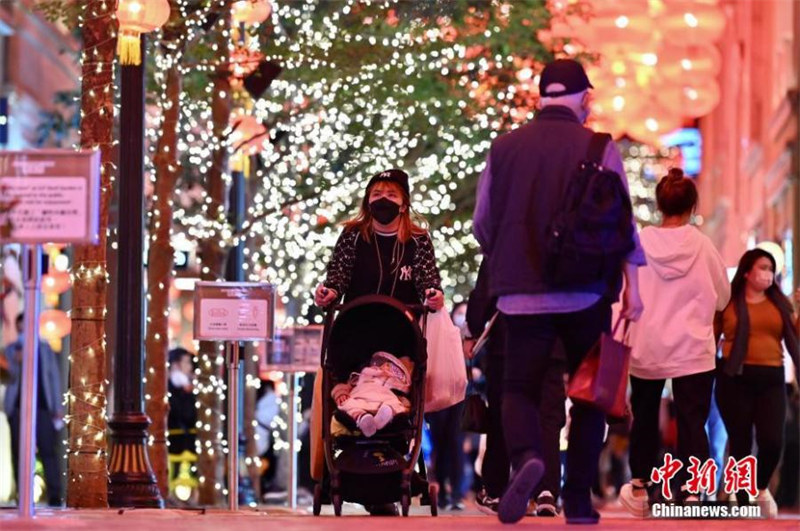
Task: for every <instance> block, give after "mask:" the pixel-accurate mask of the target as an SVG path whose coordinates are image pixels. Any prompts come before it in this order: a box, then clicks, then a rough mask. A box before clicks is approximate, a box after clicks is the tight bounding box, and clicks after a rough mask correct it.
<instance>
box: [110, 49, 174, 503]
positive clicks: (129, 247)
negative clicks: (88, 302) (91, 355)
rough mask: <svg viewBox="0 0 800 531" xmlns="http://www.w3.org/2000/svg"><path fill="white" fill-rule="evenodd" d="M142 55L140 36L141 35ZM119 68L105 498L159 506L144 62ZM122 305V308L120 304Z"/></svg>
mask: <svg viewBox="0 0 800 531" xmlns="http://www.w3.org/2000/svg"><path fill="white" fill-rule="evenodd" d="M140 46H141V48H140V51H141V57H142V59H144V55H145V37H144V36H141V41H140ZM144 63H145V62H144V60H142V61H141V62H140V63H139V64H138V65H136V64H124V65H122V66H121V67H120V70H121V78H122V79H121V98H120V99H121V102H120V157H119V161H120V172H119V180H118V183H119V220H120V222H119V240H118V241H119V242H120V245H119V269H118V271H117V297H118V301H119V305H120V308H121V310H120V311H119V312H118V314H117V345H116V350H115V352H114V373H113V374H114V376H113V379H114V413H113V416H112V417H111V420H109V422H108V425H109V427H110V428H111V436H110V440H111V455H110V457H109V463H108V472H109V482H110V483H109V488H108V502H109V505H111V506H112V507H156V508H163V507H164V500H163V499H162V498H161V493H160V491H159V489H158V484H157V482H156V477H155V474H153V470H152V468H151V466H150V459H149V457H148V455H147V439H148V432H147V427H148V426H149V425H150V419H149V418H148V417H147V415H145V413H144V407H143V406H144V404H143V401H142V388H143V384H142V377H143V374H144V373H143V369H144V341H143V340H144V305H143V303H142V301H143V296H144V290H143V271H142V269H143V263H142V257H143V239H144V237H143V232H144V221H143V220H144V103H145V100H144V97H145V73H144V69H145V64H144ZM122 308H124V310H123V309H122Z"/></svg>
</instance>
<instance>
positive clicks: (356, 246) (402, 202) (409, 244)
mask: <svg viewBox="0 0 800 531" xmlns="http://www.w3.org/2000/svg"><path fill="white" fill-rule="evenodd" d="M417 219H419V220H420V222H421V221H422V220H421V219H420V218H419V217H418V216H417V215H416V214H414V213H413V212H412V210H411V204H410V193H409V187H408V175H407V174H406V173H405V172H403V171H401V170H389V171H385V172H381V173H379V174H377V175H375V176H373V177H372V179H370V181H369V183H368V184H367V192H366V194H365V195H364V200H363V202H362V203H361V209H360V211H359V213H358V215H357V216H356V217H355V218H354V219H352V220H350V221H348V222H347V223H345V225H344V230H343V231H342V234H341V235H340V236H339V240H338V241H337V242H336V247H335V248H334V250H333V256H332V257H331V260H330V262H329V263H328V274H327V277H326V278H325V281H324V282H323V283H322V284H320V285H319V286H318V287H317V289H316V292H315V294H314V302H315V303H316V304H317V305H319V306H328V305H329V304H331V303H332V302H333V301H335V300H337V299H338V298H339V296H341V295H343V296H344V301H345V302H348V301H350V300H353V299H354V298H356V297H360V296H362V295H373V294H381V295H388V296H390V297H393V298H395V299H397V300H398V301H400V302H402V303H404V304H420V303H422V302H425V303H426V304H427V305H428V306H430V307H431V308H432V309H434V310H438V309H440V308H442V307H443V306H444V295H443V294H442V287H441V285H442V282H441V277H440V276H439V269H438V268H437V267H436V256H435V254H434V251H433V244H432V242H431V238H430V236H429V235H428V233H427V231H426V230H425V229H424V228H422V226H421V223H417V222H415V220H417Z"/></svg>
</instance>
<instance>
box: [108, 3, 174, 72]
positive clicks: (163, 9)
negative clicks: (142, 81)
mask: <svg viewBox="0 0 800 531" xmlns="http://www.w3.org/2000/svg"><path fill="white" fill-rule="evenodd" d="M167 20H169V1H168V0H119V3H118V4H117V21H118V22H119V35H118V37H117V54H118V55H119V60H120V63H122V64H123V65H139V64H142V56H141V49H140V46H141V45H140V42H139V36H140V35H141V34H142V33H150V32H151V31H155V30H157V29H158V28H160V27H161V26H163V25H164V24H166V23H167Z"/></svg>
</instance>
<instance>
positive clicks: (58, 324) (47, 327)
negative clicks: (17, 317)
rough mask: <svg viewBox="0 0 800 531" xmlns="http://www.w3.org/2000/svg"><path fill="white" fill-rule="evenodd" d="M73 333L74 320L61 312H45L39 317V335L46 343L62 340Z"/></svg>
mask: <svg viewBox="0 0 800 531" xmlns="http://www.w3.org/2000/svg"><path fill="white" fill-rule="evenodd" d="M70 332H72V320H71V319H70V318H69V316H68V315H67V314H66V312H63V311H61V310H45V311H43V312H42V313H41V315H39V335H40V336H41V337H42V339H44V340H46V341H52V340H54V339H61V338H63V337H65V336H67V335H69V333H70Z"/></svg>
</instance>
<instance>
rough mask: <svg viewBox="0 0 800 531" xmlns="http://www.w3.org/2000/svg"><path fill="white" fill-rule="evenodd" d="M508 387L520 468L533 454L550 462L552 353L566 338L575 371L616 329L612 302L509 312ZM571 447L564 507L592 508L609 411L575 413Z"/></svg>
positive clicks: (512, 451) (580, 408)
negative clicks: (546, 391) (545, 423)
mask: <svg viewBox="0 0 800 531" xmlns="http://www.w3.org/2000/svg"><path fill="white" fill-rule="evenodd" d="M505 318H506V320H507V323H508V339H507V343H506V344H507V348H506V366H505V378H504V382H505V389H504V391H503V406H502V407H503V433H504V435H505V440H506V446H507V448H508V453H509V457H510V460H511V465H512V468H513V469H514V470H516V469H518V468H519V467H520V466H522V465H523V464H524V463H525V462H526V461H527V460H529V459H531V458H539V459H542V460H545V456H544V452H545V448H544V445H543V439H542V430H541V418H542V415H541V414H540V410H541V409H542V404H543V400H542V389H543V387H544V381H545V375H546V373H547V365H548V363H549V360H550V354H551V352H552V350H553V347H554V345H555V343H556V340H558V339H560V340H561V342H562V344H563V346H564V352H565V354H566V364H567V371H568V372H569V374H570V376H571V375H572V374H574V373H575V371H576V370H577V368H578V366H579V365H580V363H581V361H583V359H584V357H586V354H587V353H588V352H589V350H590V349H591V348H592V346H594V344H595V343H596V342H597V340H598V339H599V338H600V334H601V333H603V332H609V331H610V328H611V305H610V304H609V302H608V301H607V300H605V299H601V300H600V301H599V302H597V303H596V304H594V305H592V306H590V307H589V308H586V309H584V310H581V311H577V312H571V313H560V314H539V315H506V316H505ZM570 416H571V419H572V421H571V425H570V433H569V448H568V450H567V470H566V481H565V483H564V491H563V499H564V510H565V512H566V513H567V514H586V513H589V512H590V511H591V495H590V489H591V486H592V484H593V483H594V481H595V478H596V477H597V462H598V458H599V455H600V450H601V447H602V444H603V435H604V432H605V415H604V414H603V412H601V411H600V410H598V409H593V408H591V407H588V406H584V405H581V404H575V405H573V407H572V409H571V411H570Z"/></svg>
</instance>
